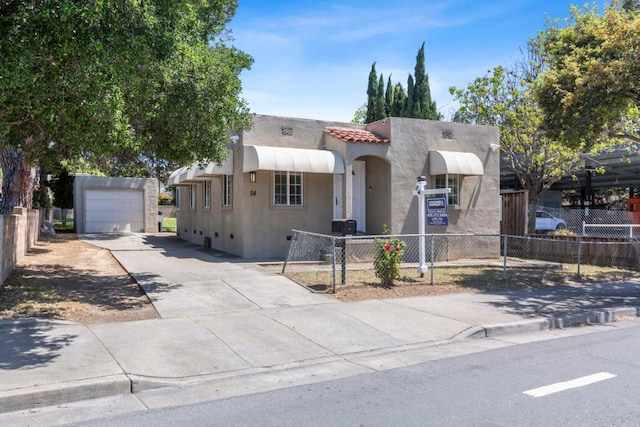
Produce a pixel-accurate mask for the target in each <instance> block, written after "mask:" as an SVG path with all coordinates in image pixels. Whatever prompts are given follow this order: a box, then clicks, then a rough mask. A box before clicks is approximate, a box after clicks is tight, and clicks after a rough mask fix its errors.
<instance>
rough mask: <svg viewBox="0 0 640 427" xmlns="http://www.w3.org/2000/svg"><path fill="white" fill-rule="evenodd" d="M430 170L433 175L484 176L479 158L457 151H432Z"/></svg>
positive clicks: (430, 154)
mask: <svg viewBox="0 0 640 427" xmlns="http://www.w3.org/2000/svg"><path fill="white" fill-rule="evenodd" d="M429 169H430V174H431V175H443V174H447V173H448V174H452V175H484V167H483V166H482V162H481V161H480V159H479V158H478V156H476V155H475V154H473V153H463V152H456V151H430V152H429Z"/></svg>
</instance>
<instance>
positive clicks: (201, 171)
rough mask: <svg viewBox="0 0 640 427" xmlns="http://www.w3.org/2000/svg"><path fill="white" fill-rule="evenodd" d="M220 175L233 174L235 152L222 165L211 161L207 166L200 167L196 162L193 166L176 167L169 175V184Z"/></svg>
mask: <svg viewBox="0 0 640 427" xmlns="http://www.w3.org/2000/svg"><path fill="white" fill-rule="evenodd" d="M220 175H233V153H229V156H228V157H227V160H225V161H224V163H222V165H220V166H218V164H217V163H209V164H207V165H206V166H205V167H200V166H199V165H198V164H197V163H194V164H192V165H191V166H184V167H181V168H180V169H176V170H175V171H173V173H171V175H170V176H169V179H168V180H167V186H169V187H170V186H172V185H186V184H193V183H196V182H200V181H203V180H205V179H207V178H211V177H215V176H220Z"/></svg>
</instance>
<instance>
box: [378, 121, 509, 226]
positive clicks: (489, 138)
mask: <svg viewBox="0 0 640 427" xmlns="http://www.w3.org/2000/svg"><path fill="white" fill-rule="evenodd" d="M388 121H390V122H391V134H390V138H391V144H390V146H389V153H388V158H389V162H390V164H391V180H392V182H393V185H392V192H391V193H392V194H391V205H392V206H393V209H392V227H391V229H392V232H393V233H417V232H418V220H417V215H418V207H417V197H415V196H413V194H412V192H413V190H414V189H415V182H416V178H417V177H418V176H420V175H424V176H426V178H427V188H435V182H434V177H433V176H432V175H431V174H430V171H429V151H435V150H444V151H459V152H470V153H474V154H476V155H477V156H478V158H479V159H480V161H481V162H482V164H483V167H484V175H483V176H462V177H461V182H460V204H459V205H458V206H449V225H448V226H446V227H445V226H431V227H427V232H428V233H445V232H446V233H496V234H497V233H499V232H500V217H499V213H500V210H499V209H500V203H499V202H500V199H499V194H500V153H499V151H498V150H496V151H492V150H491V148H490V145H491V144H499V133H498V129H497V128H494V127H488V126H472V125H465V124H459V123H450V122H438V121H429V120H413V119H405V118H395V117H394V118H391V119H388ZM444 134H447V136H446V137H445V136H444ZM449 136H450V137H449Z"/></svg>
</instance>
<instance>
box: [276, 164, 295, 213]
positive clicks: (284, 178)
mask: <svg viewBox="0 0 640 427" xmlns="http://www.w3.org/2000/svg"><path fill="white" fill-rule="evenodd" d="M273 204H274V206H302V172H274V173H273Z"/></svg>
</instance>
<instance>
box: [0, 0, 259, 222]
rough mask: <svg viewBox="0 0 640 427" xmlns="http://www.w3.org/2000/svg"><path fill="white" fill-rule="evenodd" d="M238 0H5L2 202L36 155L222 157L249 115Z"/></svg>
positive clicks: (5, 206)
mask: <svg viewBox="0 0 640 427" xmlns="http://www.w3.org/2000/svg"><path fill="white" fill-rule="evenodd" d="M236 6H237V4H236V1H235V0H145V1H143V0H121V1H113V2H112V1H105V0H88V1H84V2H77V1H72V0H32V1H20V0H13V1H12V0H3V1H0V57H1V58H2V60H1V61H0V166H1V167H2V172H3V185H2V195H3V200H2V203H1V204H0V213H8V212H11V210H12V208H13V206H15V205H23V206H27V207H29V206H30V205H31V200H30V195H31V194H32V188H33V185H34V178H33V176H32V174H31V170H32V166H36V165H40V164H49V165H51V164H57V163H59V162H60V161H61V160H67V161H68V160H73V159H83V161H89V162H92V163H94V164H97V165H104V164H106V165H123V166H126V165H131V164H134V163H135V164H139V165H141V166H143V167H146V168H148V169H149V170H151V171H152V172H153V173H154V174H158V173H159V172H160V171H162V170H165V169H166V168H167V167H171V166H173V165H177V164H188V163H190V162H193V161H202V162H204V161H217V162H221V161H222V160H224V157H225V155H226V149H225V146H226V142H227V138H226V131H227V130H228V129H235V128H239V127H242V126H249V125H250V116H249V112H248V109H247V107H246V105H245V103H244V101H242V100H241V99H240V98H239V94H240V91H241V85H240V80H239V78H238V76H239V73H240V72H241V71H242V70H243V69H246V68H249V67H250V66H251V62H252V60H251V58H250V57H249V56H248V55H246V54H244V53H242V52H240V51H238V50H236V49H235V48H233V47H231V46H230V45H229V41H230V39H229V37H228V34H227V32H226V30H225V26H226V24H227V23H228V21H229V20H230V19H231V17H232V16H233V14H234V13H235V9H236Z"/></svg>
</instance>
